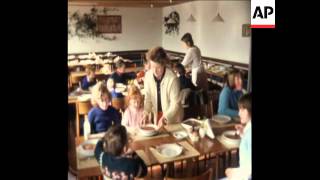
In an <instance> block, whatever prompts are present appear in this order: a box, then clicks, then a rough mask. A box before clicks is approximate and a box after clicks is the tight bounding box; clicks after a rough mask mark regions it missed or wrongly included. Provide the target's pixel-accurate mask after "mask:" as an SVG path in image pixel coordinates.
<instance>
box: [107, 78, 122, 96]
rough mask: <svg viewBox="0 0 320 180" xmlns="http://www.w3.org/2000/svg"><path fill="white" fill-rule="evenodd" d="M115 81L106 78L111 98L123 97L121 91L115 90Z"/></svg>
mask: <svg viewBox="0 0 320 180" xmlns="http://www.w3.org/2000/svg"><path fill="white" fill-rule="evenodd" d="M115 86H116V84H115V82H114V80H113V79H112V78H108V80H107V88H108V90H109V92H110V93H111V97H112V98H123V97H124V96H123V94H122V93H121V92H116V89H115Z"/></svg>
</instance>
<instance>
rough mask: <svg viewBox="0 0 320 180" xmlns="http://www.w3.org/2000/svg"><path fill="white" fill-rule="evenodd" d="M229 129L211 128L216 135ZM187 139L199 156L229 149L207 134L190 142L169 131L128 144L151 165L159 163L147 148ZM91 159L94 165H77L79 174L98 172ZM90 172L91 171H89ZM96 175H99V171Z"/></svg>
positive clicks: (80, 140)
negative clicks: (163, 134)
mask: <svg viewBox="0 0 320 180" xmlns="http://www.w3.org/2000/svg"><path fill="white" fill-rule="evenodd" d="M229 129H234V128H233V127H230V126H229V127H226V128H219V130H217V129H213V131H214V134H215V136H216V137H217V136H218V135H220V134H221V133H222V132H223V131H225V130H229ZM161 131H163V132H166V133H169V132H167V131H166V130H165V128H163V129H161ZM186 140H187V141H188V143H189V144H190V145H192V147H193V148H195V149H196V150H197V151H198V152H199V153H200V156H202V155H207V154H212V153H214V154H219V153H224V152H227V151H230V149H228V148H227V147H225V146H224V145H223V144H222V143H220V142H219V141H218V140H217V138H214V139H210V138H208V137H207V136H205V137H204V138H200V140H199V141H198V142H192V141H191V140H190V138H189V137H188V138H186V139H182V140H177V139H176V138H175V137H174V136H173V135H172V134H171V133H169V136H166V137H156V136H155V137H154V138H152V139H146V140H139V141H132V142H129V146H130V148H131V149H133V150H134V151H136V152H137V151H140V152H141V150H142V151H144V155H145V157H144V158H143V159H145V158H147V159H148V160H147V161H148V162H146V164H147V166H151V165H156V164H159V163H158V161H157V160H156V158H155V157H154V155H153V154H152V153H151V151H150V150H149V148H150V147H152V146H157V145H161V144H165V143H176V142H181V141H186ZM83 141H84V138H83V137H79V138H76V141H75V142H76V146H78V145H79V144H81V143H82V142H83ZM91 161H94V163H95V164H94V165H93V167H88V168H80V169H79V167H78V171H79V173H80V174H82V175H83V174H87V173H86V172H89V171H88V170H89V169H90V170H91V172H92V171H94V172H99V171H98V169H99V170H100V167H99V165H98V163H97V162H96V160H95V159H91ZM90 174H92V173H90ZM96 175H101V173H100V172H99V173H98V174H96Z"/></svg>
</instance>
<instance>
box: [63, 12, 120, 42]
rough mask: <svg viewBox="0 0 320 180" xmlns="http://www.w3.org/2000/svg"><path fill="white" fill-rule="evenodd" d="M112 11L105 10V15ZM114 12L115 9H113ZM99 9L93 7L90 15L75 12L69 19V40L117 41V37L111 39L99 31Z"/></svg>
mask: <svg viewBox="0 0 320 180" xmlns="http://www.w3.org/2000/svg"><path fill="white" fill-rule="evenodd" d="M108 10H109V11H110V9H106V8H104V9H103V10H102V13H103V14H106V13H107V11H108ZM111 10H112V11H114V10H115V9H111ZM97 22H98V9H97V8H95V7H93V8H91V10H90V13H84V14H83V15H82V14H80V13H79V12H78V11H76V12H73V13H71V14H70V15H69V17H68V39H70V38H72V37H78V38H80V39H81V38H92V39H94V38H102V39H105V40H115V39H116V36H113V37H109V36H106V35H105V34H103V33H101V32H99V31H98V23H97Z"/></svg>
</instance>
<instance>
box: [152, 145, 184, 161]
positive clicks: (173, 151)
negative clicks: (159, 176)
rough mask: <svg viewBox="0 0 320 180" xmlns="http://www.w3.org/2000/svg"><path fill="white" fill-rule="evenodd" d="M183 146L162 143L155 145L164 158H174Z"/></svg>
mask: <svg viewBox="0 0 320 180" xmlns="http://www.w3.org/2000/svg"><path fill="white" fill-rule="evenodd" d="M182 150H183V147H181V146H179V145H177V144H162V145H160V146H158V147H157V152H158V153H159V154H160V155H161V156H162V157H165V158H174V157H177V156H179V155H180V154H181V153H182Z"/></svg>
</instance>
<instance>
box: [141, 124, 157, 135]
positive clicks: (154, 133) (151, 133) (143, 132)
mask: <svg viewBox="0 0 320 180" xmlns="http://www.w3.org/2000/svg"><path fill="white" fill-rule="evenodd" d="M143 127H152V128H154V129H155V130H145V129H141V127H140V128H139V134H140V135H141V136H146V137H149V136H154V135H156V134H157V133H158V127H157V126H156V125H154V124H147V125H145V126H143Z"/></svg>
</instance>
